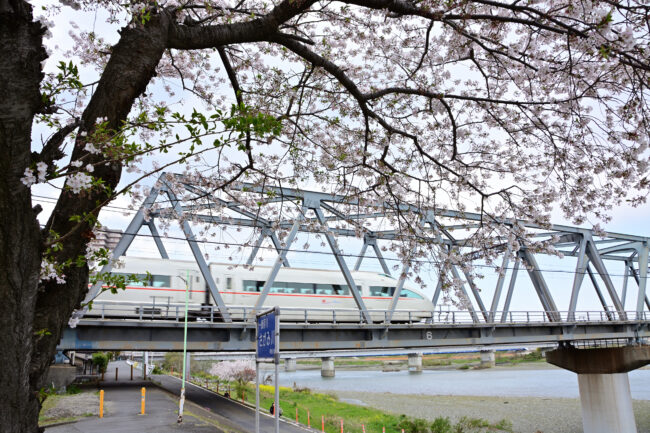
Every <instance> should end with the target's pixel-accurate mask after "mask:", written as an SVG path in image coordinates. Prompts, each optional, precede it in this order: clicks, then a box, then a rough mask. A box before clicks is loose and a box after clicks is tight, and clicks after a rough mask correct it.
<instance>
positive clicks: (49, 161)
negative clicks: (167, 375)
mask: <svg viewBox="0 0 650 433" xmlns="http://www.w3.org/2000/svg"><path fill="white" fill-rule="evenodd" d="M32 9H33V8H32V6H31V5H30V4H29V3H28V2H26V1H23V0H0V78H1V79H0V143H1V144H2V149H3V152H4V154H3V157H2V159H0V245H1V247H2V253H1V254H0V265H1V268H2V269H3V272H2V273H1V276H0V296H2V302H1V303H0V321H1V323H2V331H3V332H2V333H1V334H0V343H1V346H2V348H3V351H2V354H1V355H0V359H1V360H2V365H3V369H2V370H0V387H1V388H2V389H3V391H4V397H3V398H2V399H1V400H0V430H2V431H6V432H13V431H16V432H33V431H38V427H37V422H38V411H39V407H40V404H39V400H38V390H39V389H40V388H41V387H42V386H43V381H44V378H45V374H46V373H47V370H48V366H49V364H50V361H51V359H52V355H53V354H54V351H55V348H56V345H57V342H58V341H59V339H60V336H61V332H62V330H63V328H64V326H65V325H66V324H67V322H68V319H69V318H70V314H71V312H72V311H73V309H75V308H77V307H79V305H80V303H81V302H82V300H83V298H84V295H85V293H86V291H87V287H88V282H89V272H90V271H89V262H93V263H102V262H103V261H105V260H107V258H108V257H107V252H106V251H102V250H99V251H88V242H89V240H90V239H92V237H93V229H94V228H95V227H96V224H97V216H98V213H99V211H100V210H101V208H102V207H103V206H105V205H106V204H107V203H109V202H110V201H111V200H113V199H114V198H115V197H116V195H117V194H119V193H120V192H122V191H125V190H129V189H130V186H131V183H133V182H136V181H137V180H138V179H139V178H141V177H144V176H146V175H148V174H151V173H154V172H157V171H160V170H163V169H165V167H166V166H168V165H169V164H175V163H180V164H181V165H180V167H181V169H182V170H183V171H184V172H185V174H186V175H187V176H188V178H189V179H191V180H192V181H195V182H197V183H201V184H202V185H203V186H205V187H208V188H209V190H210V191H212V192H217V191H225V192H226V193H228V194H234V193H233V192H232V191H230V190H229V188H230V186H232V185H233V184H234V183H236V182H239V181H242V180H246V181H249V182H254V183H260V184H266V185H269V184H273V185H293V186H298V187H300V186H302V185H305V184H310V185H319V186H320V187H321V188H323V189H324V190H328V191H331V192H337V193H340V194H344V195H348V196H354V197H357V198H358V199H359V203H360V206H368V207H372V204H373V203H374V202H376V200H378V199H381V200H383V201H387V202H389V203H393V204H394V205H395V208H398V207H397V206H398V205H399V206H402V205H406V206H416V207H419V208H423V209H433V208H434V207H435V206H438V205H442V206H447V207H453V208H457V209H460V210H465V209H467V210H474V209H473V208H474V207H476V210H478V211H480V212H481V213H482V215H483V216H484V218H483V221H481V222H480V224H479V225H478V227H477V228H476V230H475V231H474V232H472V236H471V240H470V241H469V242H474V243H475V245H476V246H477V247H478V246H484V245H485V243H486V240H487V239H488V238H489V236H488V235H489V234H490V233H494V232H498V233H500V234H501V235H502V236H503V237H505V238H507V239H508V241H509V242H510V243H511V244H512V245H513V247H516V244H518V243H519V242H520V241H521V240H520V239H519V238H518V236H519V235H520V234H518V233H517V228H516V226H515V227H512V226H504V225H503V224H502V223H501V221H503V219H504V218H512V217H514V218H525V219H528V220H532V221H536V222H538V223H540V224H545V223H547V222H548V218H549V213H550V211H551V210H553V209H559V210H561V211H562V212H563V213H564V214H565V215H566V216H567V217H568V218H569V219H571V220H572V221H574V222H575V223H578V224H580V223H584V222H585V221H587V219H586V218H589V217H596V218H599V219H601V220H605V221H606V220H607V215H608V210H609V209H611V207H612V206H616V205H619V204H620V203H622V202H624V201H628V202H629V203H631V204H633V205H637V204H640V203H643V202H644V201H645V199H646V195H647V190H648V185H649V182H648V180H647V168H648V152H647V146H648V106H647V99H646V96H647V92H648V83H649V78H650V76H649V75H648V72H649V69H650V64H649V62H648V56H649V55H650V54H649V53H650V47H648V42H649V40H650V38H649V37H648V29H649V26H648V20H647V15H648V12H649V10H648V9H649V7H648V6H647V5H645V3H644V2H641V1H638V0H625V1H616V0H589V1H583V2H575V1H571V0H553V1H550V0H548V1H544V0H532V1H527V2H521V1H517V0H512V1H500V0H479V1H465V0H463V1H459V0H444V1H434V0H422V1H419V0H341V1H337V2H330V1H321V2H317V1H315V0H276V1H272V2H261V1H256V0H235V1H230V0H206V1H194V0H183V1H172V0H169V1H165V0H162V1H159V2H155V1H152V2H146V3H143V2H133V1H129V0H127V1H122V2H118V1H114V0H102V1H93V2H90V1H73V0H66V1H61V3H52V4H43V5H41V4H40V3H39V7H38V8H37V9H36V12H37V13H38V14H39V16H38V17H36V18H35V17H34V13H33V10H32ZM72 9H77V10H79V9H80V10H85V11H87V13H89V14H92V13H96V14H97V16H99V17H100V18H101V17H105V21H106V22H105V23H104V24H105V25H104V26H103V27H102V28H103V29H107V30H105V31H106V33H107V34H106V35H101V34H98V33H97V31H95V30H94V29H93V28H85V27H83V26H82V25H80V24H75V25H73V24H64V23H65V22H66V20H64V19H61V17H62V15H60V14H62V13H65V11H69V10H72ZM91 21H92V20H91ZM55 23H56V24H55ZM56 26H65V27H69V28H68V30H69V32H70V35H71V38H73V40H74V42H75V46H74V49H72V50H69V51H65V50H62V51H63V52H58V53H53V55H52V57H51V58H52V59H61V58H64V59H65V61H59V60H57V62H58V63H57V64H56V65H51V64H49V65H48V64H47V61H48V53H47V52H46V49H45V45H47V44H48V42H47V36H48V32H49V31H50V30H51V29H52V28H53V27H54V28H56ZM106 38H108V39H106ZM107 40H111V41H113V40H114V41H115V42H110V43H109V42H107ZM50 45H51V44H50ZM50 45H48V46H50ZM53 49H56V47H54V48H53ZM42 63H45V66H46V67H47V71H48V73H47V74H44V72H43V71H44V69H43V64H42ZM179 95H182V97H183V98H187V99H186V100H188V101H192V106H193V109H192V110H188V109H187V108H188V107H182V108H183V109H178V108H175V107H177V106H178V105H179V104H180V102H178V101H180V99H179V97H180V96H179ZM169 101H177V104H176V105H174V104H170V103H169ZM34 127H37V128H40V130H43V129H45V130H48V131H49V134H50V135H49V137H48V138H47V139H44V140H42V141H39V140H37V139H34V137H33V133H32V128H34ZM170 154H173V155H175V157H174V158H171V157H170V156H169V155H170ZM159 157H160V158H161V159H160V161H159V162H157V163H154V162H152V158H159ZM176 167H177V168H178V166H176ZM124 171H126V172H128V176H125V177H124V178H123V176H122V175H123V172H124ZM46 182H47V183H52V184H53V185H55V186H59V187H60V188H61V189H60V195H59V196H58V198H57V202H56V205H55V207H54V210H53V211H52V212H51V214H50V215H49V217H48V218H47V221H46V222H45V224H44V226H43V227H41V226H40V225H39V222H38V221H39V220H38V214H39V213H40V212H41V209H40V207H38V206H35V207H34V206H33V204H32V192H31V191H32V189H33V188H34V187H35V185H38V184H39V183H46ZM130 191H131V193H132V194H134V195H135V196H136V197H137V194H138V191H137V190H135V189H130ZM248 205H249V206H250V207H251V209H252V210H254V211H256V212H257V211H261V210H260V206H261V204H260V203H259V201H256V200H252V201H251V202H249V203H248ZM269 212H272V211H269ZM394 218H395V222H396V223H397V224H399V225H400V226H401V227H402V229H403V232H404V233H407V234H417V224H418V221H417V218H414V217H412V216H409V214H406V213H404V214H401V213H399V212H398V213H397V214H396V215H395V217H394ZM416 238H417V236H416ZM409 239H413V236H411V237H410V238H409ZM405 242H406V243H405V244H403V245H404V246H403V247H402V248H403V249H402V256H403V257H405V259H409V258H411V257H414V256H418V257H428V256H430V255H431V254H433V253H432V252H431V251H432V250H431V246H430V245H428V244H427V243H426V242H419V243H418V242H416V243H415V244H413V243H412V242H413V241H412V240H408V239H407V240H406V241H405ZM409 242H411V243H409ZM449 256H450V257H448V258H446V259H445V260H461V259H462V258H458V257H453V252H451V253H450V254H449ZM91 278H92V276H91ZM116 283H118V285H119V281H117V282H116Z"/></svg>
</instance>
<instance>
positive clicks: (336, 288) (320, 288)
mask: <svg viewBox="0 0 650 433" xmlns="http://www.w3.org/2000/svg"><path fill="white" fill-rule="evenodd" d="M315 286H316V287H315V289H316V294H317V295H348V294H350V288H349V287H348V286H345V285H342V284H315Z"/></svg>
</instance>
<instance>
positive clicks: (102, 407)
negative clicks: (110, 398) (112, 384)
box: [99, 389, 104, 418]
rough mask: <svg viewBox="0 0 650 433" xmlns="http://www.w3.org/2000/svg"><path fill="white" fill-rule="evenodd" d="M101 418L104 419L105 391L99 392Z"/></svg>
mask: <svg viewBox="0 0 650 433" xmlns="http://www.w3.org/2000/svg"><path fill="white" fill-rule="evenodd" d="M99 417H100V418H104V390H103V389H102V390H101V391H99Z"/></svg>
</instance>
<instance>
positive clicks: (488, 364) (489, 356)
mask: <svg viewBox="0 0 650 433" xmlns="http://www.w3.org/2000/svg"><path fill="white" fill-rule="evenodd" d="M495 365H496V358H495V356H494V349H487V350H481V364H480V366H479V367H480V368H492V367H494V366H495Z"/></svg>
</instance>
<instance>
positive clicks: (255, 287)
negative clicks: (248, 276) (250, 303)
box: [242, 280, 261, 292]
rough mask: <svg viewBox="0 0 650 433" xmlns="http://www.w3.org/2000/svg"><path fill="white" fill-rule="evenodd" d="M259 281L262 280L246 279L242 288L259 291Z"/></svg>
mask: <svg viewBox="0 0 650 433" xmlns="http://www.w3.org/2000/svg"><path fill="white" fill-rule="evenodd" d="M257 283H260V281H253V280H244V281H242V290H243V291H244V292H259V291H260V290H261V287H260V286H259V285H258V284H257Z"/></svg>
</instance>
